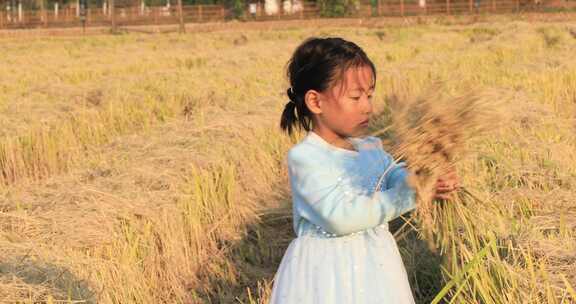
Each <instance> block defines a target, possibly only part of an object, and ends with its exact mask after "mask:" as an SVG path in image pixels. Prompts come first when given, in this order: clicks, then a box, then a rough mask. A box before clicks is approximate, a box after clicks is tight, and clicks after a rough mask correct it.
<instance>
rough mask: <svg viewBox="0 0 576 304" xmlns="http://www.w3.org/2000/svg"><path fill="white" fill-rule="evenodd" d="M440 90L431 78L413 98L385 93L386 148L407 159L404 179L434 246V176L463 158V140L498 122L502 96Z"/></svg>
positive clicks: (492, 93)
mask: <svg viewBox="0 0 576 304" xmlns="http://www.w3.org/2000/svg"><path fill="white" fill-rule="evenodd" d="M444 91H445V90H444V89H443V85H442V83H441V82H434V83H433V84H431V85H430V87H429V88H428V89H427V90H426V91H425V92H424V93H423V94H422V95H420V96H418V97H416V98H407V97H405V98H402V97H399V95H398V94H395V95H391V96H389V97H388V98H387V100H388V107H389V109H390V112H391V117H392V124H391V126H390V129H391V132H389V134H391V135H390V136H391V138H387V140H389V142H391V144H392V145H391V149H390V150H391V151H390V152H391V153H392V155H393V156H394V158H395V159H397V160H400V159H401V160H402V161H405V162H406V163H407V169H408V171H409V176H408V183H409V185H410V186H411V187H412V188H413V189H414V190H415V192H416V200H417V208H416V216H417V218H418V219H419V220H420V222H421V225H422V229H423V231H424V234H425V237H426V239H427V241H428V243H429V246H430V249H431V250H434V251H435V250H436V248H435V246H434V245H433V244H434V242H433V233H434V230H435V228H434V222H435V219H434V212H433V210H434V209H433V208H434V205H433V200H434V195H435V188H436V181H437V180H438V177H440V176H441V175H442V174H443V173H444V172H447V171H448V170H449V169H450V168H453V167H454V166H455V164H456V163H457V161H458V160H459V159H461V158H462V157H463V154H464V153H465V149H464V148H465V145H466V143H467V142H468V141H470V140H471V139H473V138H474V137H477V136H479V135H480V134H483V133H485V132H486V131H489V130H490V129H493V128H494V126H496V125H497V124H496V123H495V122H496V121H497V117H498V115H497V113H496V111H494V108H495V106H493V105H495V104H497V103H496V102H495V101H497V100H499V99H502V96H503V95H499V94H498V92H497V91H494V90H492V91H479V90H468V91H467V93H465V94H463V95H460V96H457V97H450V96H446V94H443V92H444ZM376 133H380V134H382V133H384V132H382V131H381V130H379V131H376Z"/></svg>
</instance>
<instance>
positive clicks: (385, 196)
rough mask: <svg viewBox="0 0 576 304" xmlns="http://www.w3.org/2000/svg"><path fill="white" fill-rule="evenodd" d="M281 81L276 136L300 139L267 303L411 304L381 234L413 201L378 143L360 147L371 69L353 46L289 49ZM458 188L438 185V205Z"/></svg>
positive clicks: (291, 157)
mask: <svg viewBox="0 0 576 304" xmlns="http://www.w3.org/2000/svg"><path fill="white" fill-rule="evenodd" d="M287 74H288V77H289V79H290V84H291V88H290V89H288V97H289V98H290V101H289V102H288V103H287V104H286V107H285V109H284V112H283V114H282V119H281V127H282V128H283V129H284V130H285V131H287V132H288V133H292V132H293V131H294V129H295V128H301V129H304V130H306V131H308V134H307V136H306V137H305V138H304V139H303V140H302V141H301V142H300V143H299V144H297V145H296V146H294V147H293V148H292V149H290V151H289V152H288V169H289V176H290V184H291V189H292V196H293V217H294V230H295V232H296V234H297V236H298V237H297V238H296V239H295V240H293V241H292V242H291V243H290V246H289V247H288V249H287V251H286V253H285V255H284V257H283V259H282V262H281V264H280V266H279V269H278V272H277V273H276V276H275V281H274V287H273V290H272V297H271V303H272V304H287V303H293V304H307V303H314V304H338V303H346V304H364V303H379V304H382V303H390V304H401V303H414V299H413V297H412V292H411V290H410V285H409V283H408V278H407V275H406V270H405V269H404V265H403V263H402V259H401V257H400V254H399V251H398V248H397V246H396V242H395V240H394V238H393V236H392V235H391V234H390V232H389V231H388V222H389V221H390V220H392V219H394V218H396V217H398V216H400V215H401V214H403V213H405V212H407V211H410V210H412V209H414V207H415V206H414V202H415V197H414V192H413V190H412V189H411V188H410V187H409V186H408V185H407V182H406V175H407V171H406V169H405V168H404V166H403V165H402V164H395V163H394V161H393V158H392V157H391V156H390V155H389V154H387V153H386V152H385V151H384V150H383V148H382V143H381V141H380V140H379V139H378V138H376V137H370V136H367V137H362V135H364V134H365V133H366V129H367V126H368V122H369V119H370V115H371V114H372V102H371V99H372V94H373V92H374V87H375V83H376V70H375V68H374V64H373V63H372V62H371V61H370V59H369V58H368V57H367V55H366V54H365V53H364V51H363V50H362V49H361V48H360V47H358V46H357V45H356V44H354V43H352V42H349V41H345V40H343V39H340V38H325V39H319V38H313V39H309V40H307V41H305V42H304V43H303V44H301V45H300V46H299V47H298V48H297V49H296V51H295V52H294V54H293V56H292V58H291V60H290V61H289V65H288V71H287ZM382 175H384V178H383V179H382V181H381V182H379V180H380V177H381V176H382ZM456 184H457V181H456V180H455V177H454V176H448V177H447V178H443V179H442V180H439V183H438V188H437V196H438V197H439V198H445V195H446V194H447V193H449V192H450V191H452V190H453V188H455V186H456Z"/></svg>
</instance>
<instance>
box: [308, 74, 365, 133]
mask: <svg viewBox="0 0 576 304" xmlns="http://www.w3.org/2000/svg"><path fill="white" fill-rule="evenodd" d="M373 93H374V74H373V73H372V69H371V68H370V67H369V66H360V67H352V68H349V69H348V70H346V71H345V72H344V75H343V77H342V80H341V81H339V82H337V83H335V84H334V85H333V86H332V87H330V88H329V89H327V90H325V91H324V92H319V93H318V103H317V105H318V107H319V110H320V111H319V112H317V111H316V113H315V114H316V115H315V116H316V119H315V126H314V127H315V131H320V132H323V133H325V134H320V135H326V137H328V138H334V137H341V138H345V137H351V136H352V137H355V136H360V135H363V134H365V133H366V131H367V128H368V122H369V120H370V116H371V114H372V110H373V109H372V94H373ZM330 133H333V134H330Z"/></svg>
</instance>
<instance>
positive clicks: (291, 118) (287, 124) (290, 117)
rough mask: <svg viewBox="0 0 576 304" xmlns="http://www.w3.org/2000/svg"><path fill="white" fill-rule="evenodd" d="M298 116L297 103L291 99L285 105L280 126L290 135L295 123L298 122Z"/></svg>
mask: <svg viewBox="0 0 576 304" xmlns="http://www.w3.org/2000/svg"><path fill="white" fill-rule="evenodd" d="M297 121H298V117H297V116H296V104H295V103H294V102H293V101H292V100H290V101H288V103H286V105H285V106H284V111H283V112H282V117H281V118H280V128H282V130H283V131H285V132H287V133H288V134H289V135H291V134H292V132H293V130H294V125H295V124H296V123H297Z"/></svg>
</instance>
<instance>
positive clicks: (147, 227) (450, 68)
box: [0, 18, 576, 304]
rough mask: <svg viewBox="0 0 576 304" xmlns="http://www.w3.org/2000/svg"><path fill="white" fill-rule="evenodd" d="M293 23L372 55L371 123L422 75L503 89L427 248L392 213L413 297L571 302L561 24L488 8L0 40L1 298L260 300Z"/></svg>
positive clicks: (575, 230)
mask: <svg viewBox="0 0 576 304" xmlns="http://www.w3.org/2000/svg"><path fill="white" fill-rule="evenodd" d="M310 36H341V37H343V38H346V39H349V40H352V41H354V42H356V43H357V44H359V45H360V46H361V47H363V48H364V49H365V51H366V52H367V53H368V55H369V56H370V57H371V58H372V59H373V61H374V62H375V64H376V67H377V69H378V76H377V77H378V79H377V88H376V91H377V92H376V95H375V102H376V108H377V109H378V111H379V114H377V117H378V119H374V120H373V122H372V124H373V125H372V130H373V131H377V130H380V129H381V128H382V127H385V125H386V123H387V122H388V121H389V119H390V118H389V117H388V114H387V113H389V112H388V111H387V108H386V102H387V100H389V98H390V96H392V95H394V94H402V95H404V96H416V95H418V94H419V93H421V92H422V91H423V90H424V89H425V88H427V87H428V85H429V84H431V83H433V82H435V81H438V80H440V81H443V82H444V87H443V89H444V90H446V92H448V93H450V94H458V93H464V90H466V89H467V88H470V87H474V88H479V89H500V90H502V91H505V92H507V93H506V96H507V98H506V100H498V101H495V103H494V104H495V107H498V108H497V109H495V112H498V113H499V115H500V118H499V120H500V121H501V122H502V123H501V124H500V125H495V126H494V128H493V130H491V132H490V133H488V134H485V135H483V136H480V137H479V138H477V139H475V140H474V141H473V142H470V143H469V147H468V149H467V153H466V154H465V155H463V160H462V161H461V162H460V163H459V165H458V173H459V175H460V177H461V181H462V184H463V185H464V187H465V190H466V191H468V193H469V194H468V196H467V197H468V199H466V200H464V201H461V202H452V203H445V204H443V205H442V214H441V216H438V217H437V218H436V219H437V221H436V222H435V223H434V225H435V227H436V230H435V235H434V236H433V237H434V242H436V243H437V244H439V250H438V251H436V252H433V251H430V250H429V248H428V245H427V243H430V242H431V241H432V240H426V239H424V234H422V233H421V229H420V227H419V222H418V220H413V221H410V222H409V223H408V224H406V222H404V221H403V220H398V221H396V222H395V223H394V225H392V228H393V229H394V234H395V236H396V238H397V240H398V243H399V246H400V250H401V253H402V255H403V258H404V263H405V265H406V268H407V271H408V275H409V277H410V282H411V286H412V288H413V291H414V295H415V297H416V299H417V302H418V303H430V302H434V303H448V302H451V303H576V291H575V290H576V121H575V117H576V56H575V54H576V22H556V23H539V22H525V21H512V20H510V21H506V20H504V19H503V18H501V19H499V20H498V21H495V22H492V23H487V22H486V23H475V24H469V25H440V24H416V23H415V24H410V25H403V26H401V25H382V26H377V25H372V26H369V27H365V26H364V27H350V26H347V27H337V26H335V25H332V26H330V27H315V28H311V27H308V28H299V27H297V26H294V25H291V26H289V27H288V26H287V27H286V28H285V29H281V28H276V29H274V30H267V31H260V30H256V29H251V30H249V31H240V30H233V29H232V30H225V31H214V32H205V33H190V32H189V33H187V34H184V35H178V34H152V35H150V34H123V35H114V36H110V35H109V36H104V35H103V36H90V37H60V38H54V37H53V38H48V37H44V38H28V39H19V38H11V39H9V38H4V39H2V40H0V124H1V126H2V128H0V302H2V303H4V302H7V303H266V302H267V299H268V297H269V295H270V292H271V286H272V279H273V275H274V272H275V270H276V267H277V266H278V264H279V262H280V259H281V257H282V255H283V253H284V250H285V248H286V246H287V245H288V243H289V242H290V240H291V239H292V238H293V237H294V234H293V231H292V226H291V213H290V212H291V211H290V201H291V200H290V192H289V187H288V180H287V172H286V167H285V156H286V152H287V150H288V149H289V148H290V147H291V145H293V144H294V143H295V142H297V141H298V140H299V138H300V137H301V136H302V135H303V134H298V135H296V136H294V137H293V138H289V137H287V136H286V135H284V134H282V133H281V132H280V131H279V127H278V125H279V117H280V114H281V111H282V109H283V106H284V104H285V103H286V101H287V97H286V96H285V92H286V88H287V85H288V84H287V80H286V79H285V76H284V67H285V64H286V61H287V60H288V59H289V57H290V55H291V52H292V51H293V50H294V48H295V47H296V46H297V45H298V44H299V43H300V42H301V41H302V40H303V39H305V38H307V37H310ZM472 196H473V197H474V199H470V197H472ZM384 287H385V286H384ZM384 287H383V288H384ZM327 304H328V303H327Z"/></svg>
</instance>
